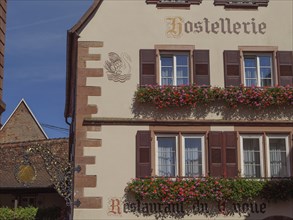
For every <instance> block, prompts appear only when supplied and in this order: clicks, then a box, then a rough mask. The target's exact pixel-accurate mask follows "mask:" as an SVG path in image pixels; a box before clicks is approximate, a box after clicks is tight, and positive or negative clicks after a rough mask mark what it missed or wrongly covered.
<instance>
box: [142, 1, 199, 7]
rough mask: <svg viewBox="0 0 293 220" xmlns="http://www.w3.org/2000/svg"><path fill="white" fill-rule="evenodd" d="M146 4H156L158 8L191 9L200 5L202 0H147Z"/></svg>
mask: <svg viewBox="0 0 293 220" xmlns="http://www.w3.org/2000/svg"><path fill="white" fill-rule="evenodd" d="M145 2H146V4H155V5H156V6H157V8H187V9H189V8H190V5H200V4H201V2H202V0H187V1H182V2H174V1H171V0H170V1H166V2H162V0H146V1H145Z"/></svg>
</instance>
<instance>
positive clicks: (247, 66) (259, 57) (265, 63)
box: [244, 54, 274, 87]
mask: <svg viewBox="0 0 293 220" xmlns="http://www.w3.org/2000/svg"><path fill="white" fill-rule="evenodd" d="M244 85H245V86H259V87H264V86H273V85H274V83H273V65H272V55H271V54H244Z"/></svg>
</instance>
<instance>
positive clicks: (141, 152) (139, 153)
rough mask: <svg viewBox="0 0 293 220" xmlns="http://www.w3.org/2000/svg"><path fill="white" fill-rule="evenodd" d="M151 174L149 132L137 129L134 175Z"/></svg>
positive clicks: (143, 175)
mask: <svg viewBox="0 0 293 220" xmlns="http://www.w3.org/2000/svg"><path fill="white" fill-rule="evenodd" d="M151 175H152V168H151V132H150V131H137V134H136V177H137V178H144V177H147V176H151Z"/></svg>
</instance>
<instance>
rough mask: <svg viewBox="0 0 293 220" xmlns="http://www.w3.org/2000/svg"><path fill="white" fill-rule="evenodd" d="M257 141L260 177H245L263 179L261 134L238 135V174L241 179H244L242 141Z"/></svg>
mask: <svg viewBox="0 0 293 220" xmlns="http://www.w3.org/2000/svg"><path fill="white" fill-rule="evenodd" d="M256 138H257V139H258V140H259V148H260V149H259V152H260V177H247V178H263V177H265V170H264V152H263V135H261V134H240V162H241V166H240V171H241V172H240V173H241V176H242V177H246V176H245V173H244V151H243V139H256Z"/></svg>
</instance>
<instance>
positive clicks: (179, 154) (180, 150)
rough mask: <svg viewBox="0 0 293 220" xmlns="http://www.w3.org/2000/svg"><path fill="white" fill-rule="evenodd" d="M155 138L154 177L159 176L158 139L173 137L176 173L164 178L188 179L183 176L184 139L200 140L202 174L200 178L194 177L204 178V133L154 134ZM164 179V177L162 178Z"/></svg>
mask: <svg viewBox="0 0 293 220" xmlns="http://www.w3.org/2000/svg"><path fill="white" fill-rule="evenodd" d="M154 135H155V136H154V137H155V153H154V156H155V160H154V175H155V176H160V175H159V157H158V156H159V155H158V147H159V145H158V139H157V138H158V137H175V138H176V166H175V167H176V171H175V176H166V177H171V178H172V177H177V176H183V177H187V178H188V177H190V176H186V175H185V146H184V140H185V138H188V137H189V138H190V137H192V138H200V139H201V148H202V149H201V150H202V152H201V154H202V170H201V172H202V174H201V175H200V176H196V177H202V176H206V174H207V166H206V162H207V154H206V143H205V138H206V134H205V133H200V132H197V133H189V132H184V133H181V132H175V133H168V132H164V133H161V132H159V133H157V132H155V133H154ZM160 177H161V176H160ZM162 177H165V176H162Z"/></svg>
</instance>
